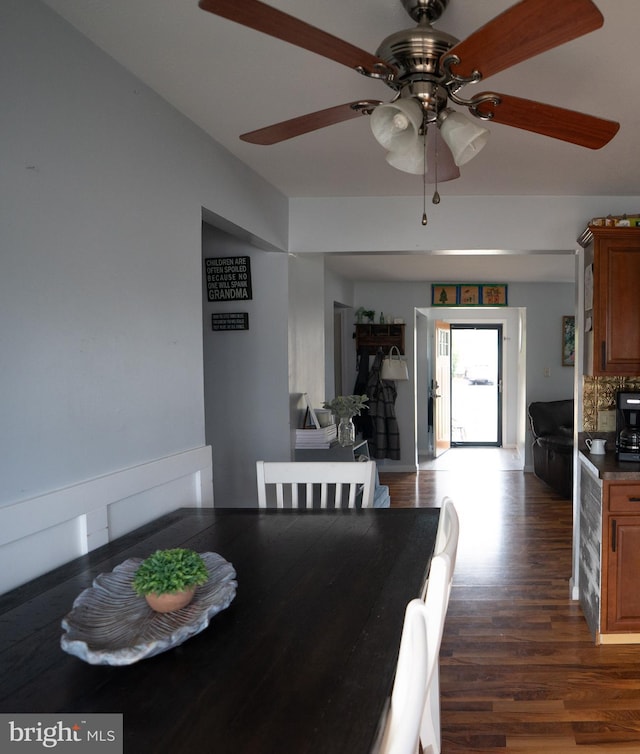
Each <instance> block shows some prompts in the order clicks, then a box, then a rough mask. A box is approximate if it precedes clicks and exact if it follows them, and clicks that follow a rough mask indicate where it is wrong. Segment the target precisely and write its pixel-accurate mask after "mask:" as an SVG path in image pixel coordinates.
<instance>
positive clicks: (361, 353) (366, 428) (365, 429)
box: [353, 347, 374, 440]
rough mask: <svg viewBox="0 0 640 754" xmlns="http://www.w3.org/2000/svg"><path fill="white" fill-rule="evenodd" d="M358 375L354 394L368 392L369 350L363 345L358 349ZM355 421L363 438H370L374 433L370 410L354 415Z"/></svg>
mask: <svg viewBox="0 0 640 754" xmlns="http://www.w3.org/2000/svg"><path fill="white" fill-rule="evenodd" d="M357 365H358V375H357V377H356V384H355V385H354V386H353V394H354V395H365V394H367V384H368V381H369V351H368V349H367V348H365V347H363V348H360V349H359V350H358V361H357ZM353 423H354V424H355V427H356V432H358V433H359V434H360V435H361V436H362V439H363V440H370V439H371V438H372V437H373V435H374V427H373V421H372V419H371V416H370V412H369V411H368V410H367V409H365V410H364V411H363V412H362V413H361V414H360V416H354V417H353Z"/></svg>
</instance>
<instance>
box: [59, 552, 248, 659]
mask: <svg viewBox="0 0 640 754" xmlns="http://www.w3.org/2000/svg"><path fill="white" fill-rule="evenodd" d="M200 554H201V556H202V559H203V560H204V563H205V565H206V567H207V570H208V571H209V580H208V581H207V582H206V584H202V585H201V586H199V587H198V588H197V589H196V593H195V595H194V597H193V600H192V601H191V602H190V603H189V604H188V605H187V606H186V607H183V608H181V609H180V610H176V611H174V612H172V613H156V612H154V611H153V610H152V609H151V608H150V607H149V606H148V605H147V601H146V600H145V598H144V597H140V596H138V595H137V594H136V593H135V592H134V591H133V587H132V586H131V582H132V581H133V576H134V574H135V572H136V570H137V568H138V566H139V565H140V563H142V560H143V559H142V558H130V559H129V560H125V561H124V563H121V564H120V565H119V566H116V567H115V568H114V569H113V571H112V572H111V573H101V574H100V575H99V576H97V577H96V578H95V580H94V582H93V586H92V587H90V588H89V589H85V590H84V591H83V592H82V593H81V594H79V595H78V597H76V599H75V601H74V603H73V608H72V610H71V612H70V613H69V614H68V615H66V616H65V618H64V619H63V621H62V628H63V630H64V633H63V635H62V638H61V639H60V645H61V647H62V649H64V651H65V652H68V653H69V654H71V655H75V656H76V657H79V658H80V659H81V660H84V661H85V662H88V663H90V664H91V665H131V664H132V663H134V662H137V661H138V660H143V659H144V658H146V657H153V655H157V654H160V653H161V652H166V650H168V649H173V647H177V646H179V645H180V644H182V643H183V642H185V641H186V640H187V639H189V638H191V637H192V636H195V635H196V634H199V633H200V632H201V631H204V629H205V628H206V627H207V626H208V625H209V621H210V619H211V618H212V617H213V616H214V615H216V613H219V612H220V611H221V610H224V609H225V608H227V607H229V605H230V604H231V601H232V600H233V598H234V597H235V595H236V587H237V586H238V584H237V582H236V580H235V579H236V572H235V569H234V567H233V566H232V565H231V563H229V562H227V561H226V560H225V559H224V558H223V557H222V556H220V555H218V554H217V553H215V552H203V553H200Z"/></svg>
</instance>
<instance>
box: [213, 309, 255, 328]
mask: <svg viewBox="0 0 640 754" xmlns="http://www.w3.org/2000/svg"><path fill="white" fill-rule="evenodd" d="M211 329H212V330H216V331H218V332H219V331H221V330H248V329H249V312H214V313H213V314H212V315H211Z"/></svg>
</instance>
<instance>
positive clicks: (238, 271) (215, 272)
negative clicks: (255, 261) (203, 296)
mask: <svg viewBox="0 0 640 754" xmlns="http://www.w3.org/2000/svg"><path fill="white" fill-rule="evenodd" d="M204 265H205V270H204V272H205V275H206V278H207V298H208V300H209V301H249V300H250V299H252V298H253V293H252V291H251V258H250V257H211V258H209V259H205V260H204Z"/></svg>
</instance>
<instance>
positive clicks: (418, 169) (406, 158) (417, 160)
mask: <svg viewBox="0 0 640 754" xmlns="http://www.w3.org/2000/svg"><path fill="white" fill-rule="evenodd" d="M387 162H388V163H389V165H391V167H394V168H396V169H397V170H402V171H404V172H405V173H414V174H416V175H422V174H423V173H424V172H425V164H424V142H423V140H422V139H421V138H416V139H415V141H414V143H413V144H412V145H411V146H410V147H409V148H408V149H405V150H403V151H397V150H395V149H392V150H391V151H390V152H387Z"/></svg>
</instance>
